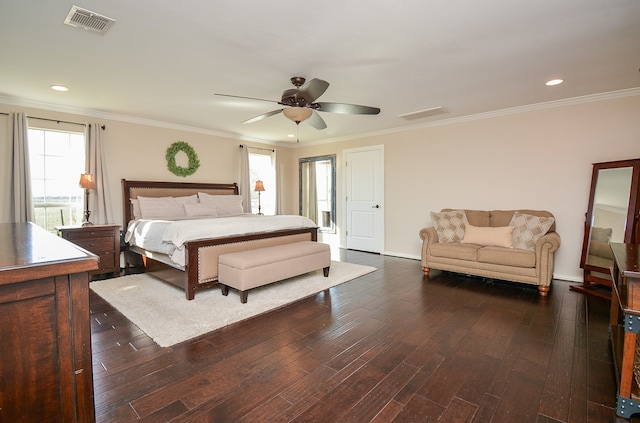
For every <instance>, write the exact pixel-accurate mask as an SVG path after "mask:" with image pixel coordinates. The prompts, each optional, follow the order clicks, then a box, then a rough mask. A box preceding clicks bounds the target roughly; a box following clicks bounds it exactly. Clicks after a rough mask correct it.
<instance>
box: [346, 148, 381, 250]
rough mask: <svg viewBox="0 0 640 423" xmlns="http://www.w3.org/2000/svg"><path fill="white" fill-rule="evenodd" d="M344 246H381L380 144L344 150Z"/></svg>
mask: <svg viewBox="0 0 640 423" xmlns="http://www.w3.org/2000/svg"><path fill="white" fill-rule="evenodd" d="M344 157H345V174H346V185H347V186H346V189H345V192H346V210H347V248H349V249H352V250H361V251H369V252H372V253H381V252H382V251H383V249H384V207H383V200H384V198H383V197H384V167H383V164H384V146H381V145H379V146H373V147H366V148H357V149H350V150H344Z"/></svg>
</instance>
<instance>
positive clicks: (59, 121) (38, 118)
mask: <svg viewBox="0 0 640 423" xmlns="http://www.w3.org/2000/svg"><path fill="white" fill-rule="evenodd" d="M0 114H1V115H5V116H9V113H5V112H0ZM27 117H28V118H29V119H37V120H46V121H49V122H55V123H68V124H71V125H80V126H85V127H86V126H91V124H88V123H79V122H70V121H68V120H60V119H49V118H41V117H37V116H29V115H27ZM100 128H102V129H107V127H106V126H105V125H101V126H100Z"/></svg>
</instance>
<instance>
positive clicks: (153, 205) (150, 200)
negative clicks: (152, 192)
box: [138, 194, 198, 219]
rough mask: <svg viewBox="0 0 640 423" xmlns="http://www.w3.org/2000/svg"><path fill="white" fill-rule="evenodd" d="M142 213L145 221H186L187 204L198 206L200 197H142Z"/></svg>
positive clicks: (140, 199)
mask: <svg viewBox="0 0 640 423" xmlns="http://www.w3.org/2000/svg"><path fill="white" fill-rule="evenodd" d="M138 202H139V203H140V213H141V215H142V218H143V219H184V218H185V217H187V214H186V212H185V211H184V205H185V204H197V203H198V196H197V195H195V194H194V195H189V196H185V197H140V196H138Z"/></svg>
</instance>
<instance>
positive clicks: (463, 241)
mask: <svg viewBox="0 0 640 423" xmlns="http://www.w3.org/2000/svg"><path fill="white" fill-rule="evenodd" d="M431 219H432V221H433V223H434V226H431V227H427V228H423V229H422V230H420V238H422V240H423V243H422V269H423V271H424V274H425V275H429V271H430V270H431V269H438V270H445V271H450V272H456V273H462V274H468V275H475V276H481V277H486V278H493V279H501V280H506V281H513V282H521V283H526V284H531V285H537V287H538V291H539V292H540V295H542V296H546V295H547V293H548V291H549V287H550V285H551V279H552V277H553V266H554V254H555V252H556V251H557V250H558V248H559V247H560V236H559V235H558V234H557V233H556V231H555V229H556V225H555V218H554V217H553V215H552V214H551V213H549V212H548V211H542V210H454V209H443V210H442V211H441V212H440V213H431Z"/></svg>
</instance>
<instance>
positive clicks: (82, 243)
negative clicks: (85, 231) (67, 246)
mask: <svg viewBox="0 0 640 423" xmlns="http://www.w3.org/2000/svg"><path fill="white" fill-rule="evenodd" d="M69 241H72V242H73V243H74V244H76V245H77V246H79V247H82V248H84V249H85V250H89V251H91V252H92V253H94V254H99V253H105V252H108V251H113V249H114V247H113V237H110V238H98V237H94V238H76V239H69Z"/></svg>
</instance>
